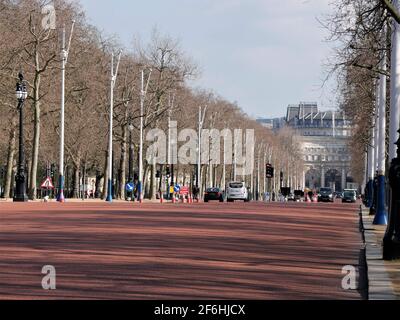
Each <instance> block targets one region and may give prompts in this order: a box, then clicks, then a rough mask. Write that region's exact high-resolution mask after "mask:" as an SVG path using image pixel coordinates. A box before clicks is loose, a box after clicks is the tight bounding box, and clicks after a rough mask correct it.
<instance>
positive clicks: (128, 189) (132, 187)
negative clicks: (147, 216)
mask: <svg viewBox="0 0 400 320" xmlns="http://www.w3.org/2000/svg"><path fill="white" fill-rule="evenodd" d="M134 189H135V184H134V183H132V182H129V183H127V184H126V191H128V192H132V191H133V190H134Z"/></svg>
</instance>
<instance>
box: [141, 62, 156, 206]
mask: <svg viewBox="0 0 400 320" xmlns="http://www.w3.org/2000/svg"><path fill="white" fill-rule="evenodd" d="M152 71H153V70H152V69H150V74H149V77H148V78H147V85H146V88H145V87H144V70H142V72H141V90H140V144H139V181H138V193H139V203H142V202H143V185H142V184H143V182H142V179H143V130H144V121H143V120H144V119H143V117H144V99H145V98H146V94H147V89H148V87H149V83H150V77H151V73H152Z"/></svg>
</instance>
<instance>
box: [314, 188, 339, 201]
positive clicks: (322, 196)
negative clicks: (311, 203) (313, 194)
mask: <svg viewBox="0 0 400 320" xmlns="http://www.w3.org/2000/svg"><path fill="white" fill-rule="evenodd" d="M334 201H335V196H334V194H333V191H332V189H331V188H321V189H320V190H319V194H318V202H334Z"/></svg>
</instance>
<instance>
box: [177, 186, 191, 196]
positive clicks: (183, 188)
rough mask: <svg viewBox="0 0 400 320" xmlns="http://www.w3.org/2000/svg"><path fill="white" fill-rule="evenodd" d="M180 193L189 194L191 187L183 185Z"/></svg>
mask: <svg viewBox="0 0 400 320" xmlns="http://www.w3.org/2000/svg"><path fill="white" fill-rule="evenodd" d="M179 194H181V195H184V196H187V195H188V194H189V187H182V188H181V190H180V191H179Z"/></svg>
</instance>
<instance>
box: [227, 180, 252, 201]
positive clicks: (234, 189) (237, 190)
mask: <svg viewBox="0 0 400 320" xmlns="http://www.w3.org/2000/svg"><path fill="white" fill-rule="evenodd" d="M226 200H227V201H228V202H233V201H235V200H241V201H244V202H249V201H250V199H249V193H248V191H247V188H246V184H245V183H244V182H230V183H229V184H228V187H227V190H226Z"/></svg>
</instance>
